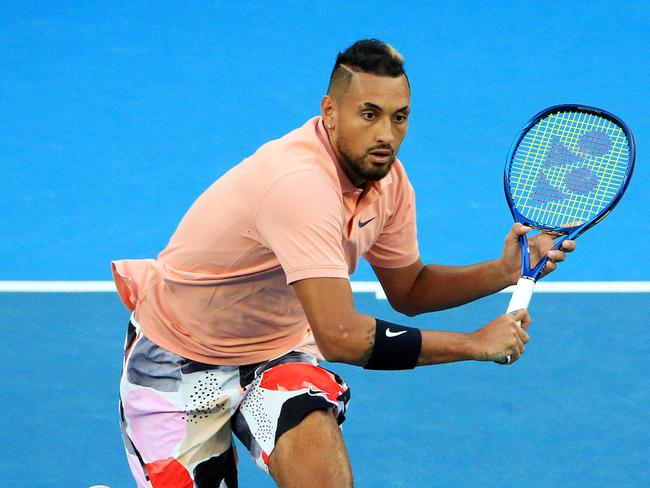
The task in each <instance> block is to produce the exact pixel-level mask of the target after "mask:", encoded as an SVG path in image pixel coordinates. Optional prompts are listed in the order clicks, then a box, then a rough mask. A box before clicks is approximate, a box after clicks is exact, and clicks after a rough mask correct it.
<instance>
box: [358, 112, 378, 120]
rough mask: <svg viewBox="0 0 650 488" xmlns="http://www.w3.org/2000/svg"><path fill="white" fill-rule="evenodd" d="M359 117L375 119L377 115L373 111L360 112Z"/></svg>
mask: <svg viewBox="0 0 650 488" xmlns="http://www.w3.org/2000/svg"><path fill="white" fill-rule="evenodd" d="M361 117H363V118H364V119H366V120H375V119H376V118H377V115H376V114H375V113H374V112H362V113H361Z"/></svg>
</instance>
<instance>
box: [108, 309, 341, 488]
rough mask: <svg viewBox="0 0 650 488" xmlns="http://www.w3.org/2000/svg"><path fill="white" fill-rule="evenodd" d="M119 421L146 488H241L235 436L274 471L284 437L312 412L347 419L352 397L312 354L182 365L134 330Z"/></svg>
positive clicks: (132, 463)
mask: <svg viewBox="0 0 650 488" xmlns="http://www.w3.org/2000/svg"><path fill="white" fill-rule="evenodd" d="M124 350H125V353H124V365H123V370H122V380H121V383H120V420H121V428H122V437H123V440H124V445H125V447H126V452H127V458H128V462H129V466H130V468H131V472H132V473H133V476H134V478H135V479H136V482H137V484H138V487H148V488H168V487H169V488H172V487H173V488H192V487H208V486H209V487H211V488H213V487H220V488H234V487H237V455H236V452H235V447H234V445H233V442H232V433H234V434H235V435H236V436H237V437H238V438H239V440H240V441H241V442H242V444H243V445H244V446H246V448H247V449H248V451H249V452H250V454H251V456H252V457H253V459H254V460H255V462H256V464H257V465H258V466H259V467H260V468H262V469H263V470H264V471H266V472H268V462H269V455H270V454H271V452H272V451H273V448H274V447H275V443H276V442H277V440H278V439H279V438H280V436H281V435H282V434H283V433H285V432H286V431H288V430H289V429H291V428H292V427H294V426H296V425H297V424H298V423H300V421H301V420H302V419H303V418H304V417H305V416H306V415H307V414H308V413H310V412H312V411H314V410H322V409H331V410H332V411H333V413H334V415H335V417H336V418H337V420H338V422H339V424H341V423H342V422H343V420H344V419H345V416H344V414H345V411H346V408H347V404H348V401H349V399H350V390H349V389H348V386H347V385H346V384H345V382H344V381H343V380H341V378H339V377H338V376H337V375H335V374H334V373H332V372H330V371H328V370H326V369H324V368H321V367H319V366H318V364H317V362H316V360H315V359H314V357H313V356H311V355H310V354H307V353H304V352H299V351H291V352H289V353H287V354H284V355H283V356H281V357H278V358H276V359H272V360H270V361H265V362H262V363H257V364H251V365H247V366H214V365H210V364H203V363H199V362H196V361H192V360H189V359H186V358H183V357H181V356H179V355H177V354H174V353H172V352H169V351H167V350H165V349H163V348H161V347H158V346H157V345H156V344H154V343H153V342H151V341H150V340H149V339H147V338H146V337H145V336H144V335H143V334H142V333H141V332H140V329H139V326H138V324H137V323H136V322H135V321H134V320H131V322H129V327H128V332H127V338H126V343H125V348H124Z"/></svg>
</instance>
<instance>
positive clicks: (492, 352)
mask: <svg viewBox="0 0 650 488" xmlns="http://www.w3.org/2000/svg"><path fill="white" fill-rule="evenodd" d="M517 322H520V323H521V327H520V326H518V325H517ZM530 323H531V320H530V316H529V315H528V312H527V311H526V310H525V309H523V308H522V309H519V310H515V311H513V312H510V313H506V314H503V315H500V316H499V317H497V318H496V319H494V320H493V321H492V322H490V323H489V324H487V325H486V326H485V327H483V328H482V329H479V330H477V331H476V332H473V333H472V334H471V336H472V339H473V341H474V347H475V352H474V356H475V359H477V360H479V361H496V360H498V359H501V358H504V357H507V356H510V357H511V359H510V363H514V362H515V361H517V359H519V357H520V356H521V355H522V354H523V353H524V350H525V347H524V346H525V344H526V343H527V342H528V339H529V337H528V333H527V332H526V329H528V326H529V325H530Z"/></svg>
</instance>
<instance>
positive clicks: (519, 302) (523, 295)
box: [494, 276, 535, 364]
mask: <svg viewBox="0 0 650 488" xmlns="http://www.w3.org/2000/svg"><path fill="white" fill-rule="evenodd" d="M533 288H535V280H534V279H532V278H527V277H525V276H522V277H521V278H519V281H517V284H516V285H515V289H514V291H513V292H512V298H510V303H509V304H508V309H507V310H506V313H510V312H514V311H515V310H519V309H520V308H528V304H530V299H531V297H532V296H533ZM517 326H519V327H521V322H517ZM511 360H512V358H511V357H510V356H506V357H504V358H501V359H497V360H496V361H494V362H495V363H498V364H510V361H511Z"/></svg>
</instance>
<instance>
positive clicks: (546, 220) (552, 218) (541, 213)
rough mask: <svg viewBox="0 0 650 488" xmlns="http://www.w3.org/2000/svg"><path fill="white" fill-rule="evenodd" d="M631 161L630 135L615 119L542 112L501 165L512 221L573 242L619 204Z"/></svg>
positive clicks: (598, 113)
mask: <svg viewBox="0 0 650 488" xmlns="http://www.w3.org/2000/svg"><path fill="white" fill-rule="evenodd" d="M635 158H636V146H635V143H634V136H633V135H632V131H631V130H630V129H629V128H628V127H627V125H626V124H625V123H624V122H623V121H622V120H621V119H620V118H618V117H617V116H615V115H613V114H611V113H609V112H607V111H605V110H602V109H599V108H596V107H590V106H587V105H577V104H564V105H555V106H552V107H549V108H546V109H544V110H542V111H541V112H539V113H538V114H536V115H535V116H534V117H533V118H532V119H531V120H530V121H529V122H528V123H527V124H526V126H525V127H524V128H523V129H522V130H521V131H520V132H519V134H518V135H517V137H516V138H515V141H514V143H513V145H512V147H511V149H510V153H509V155H508V159H507V160H506V166H505V171H504V190H505V195H506V199H507V201H508V205H509V207H510V211H511V213H512V215H513V218H514V219H515V221H517V222H521V223H522V224H524V225H527V226H529V227H533V228H535V229H538V230H540V231H547V232H552V233H555V234H559V235H566V236H567V237H566V238H569V237H570V238H572V239H573V238H576V237H577V236H578V235H580V234H582V233H583V232H584V231H586V230H587V229H588V228H590V227H591V226H593V225H594V224H596V223H597V222H599V221H600V220H602V219H603V218H604V217H605V216H606V215H607V214H609V212H611V211H612V209H613V208H614V207H615V206H616V204H617V203H618V202H619V200H620V198H621V197H622V195H623V193H624V192H625V190H626V188H627V186H628V184H629V182H630V178H631V176H632V172H633V170H634V161H635Z"/></svg>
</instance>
